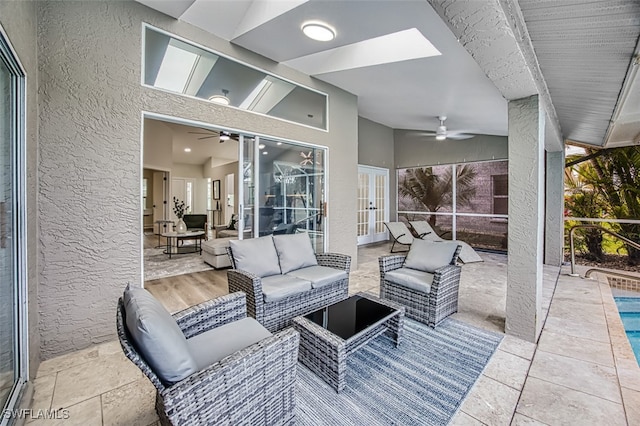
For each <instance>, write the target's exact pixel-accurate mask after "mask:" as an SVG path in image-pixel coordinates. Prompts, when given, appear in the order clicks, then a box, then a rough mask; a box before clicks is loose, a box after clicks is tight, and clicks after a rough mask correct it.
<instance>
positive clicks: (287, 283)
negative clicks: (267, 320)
mask: <svg viewBox="0 0 640 426" xmlns="http://www.w3.org/2000/svg"><path fill="white" fill-rule="evenodd" d="M311 288H312V287H311V282H310V281H307V280H301V279H300V278H296V277H292V276H289V275H272V276H270V277H265V278H263V279H262V297H263V300H264V301H265V302H266V303H269V302H277V301H278V300H282V299H284V298H286V297H289V296H293V295H294V294H298V293H304V292H305V291H309V290H311Z"/></svg>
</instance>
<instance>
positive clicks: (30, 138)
mask: <svg viewBox="0 0 640 426" xmlns="http://www.w3.org/2000/svg"><path fill="white" fill-rule="evenodd" d="M36 23H37V20H36V2H26V1H25V2H17V1H0V25H2V28H3V29H4V31H5V33H6V35H7V37H8V38H9V41H10V43H11V44H12V46H13V48H14V49H15V51H16V54H17V56H18V59H19V60H20V62H21V64H22V66H23V67H24V69H25V71H26V74H27V85H26V86H27V87H26V89H27V92H26V100H27V102H26V113H27V114H26V134H25V139H26V155H27V162H26V168H27V170H26V172H27V181H26V190H27V205H26V209H27V214H26V218H27V223H26V230H27V240H26V241H24V243H26V245H27V293H28V319H29V331H28V332H29V375H30V377H32V378H33V377H35V374H36V372H37V370H38V365H39V364H40V334H39V331H38V319H39V316H38V274H39V271H40V267H41V263H40V261H39V256H38V242H39V241H38V214H37V208H38V205H37V202H38V184H37V182H38V177H37V176H38V171H37V170H38V139H37V137H38V55H37V52H38V49H37V37H36Z"/></svg>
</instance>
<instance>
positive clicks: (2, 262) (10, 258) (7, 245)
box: [0, 31, 27, 424]
mask: <svg viewBox="0 0 640 426" xmlns="http://www.w3.org/2000/svg"><path fill="white" fill-rule="evenodd" d="M0 93H1V94H2V102H0V169H1V170H2V171H1V172H0V403H1V404H0V405H2V406H3V407H4V408H5V409H11V408H13V407H14V406H15V404H16V402H17V400H18V397H19V394H20V390H21V388H22V386H23V385H24V383H25V380H26V376H27V368H26V367H27V364H26V359H27V353H26V344H25V343H26V312H25V309H26V305H25V280H26V278H25V273H26V268H25V265H24V259H25V254H24V253H25V246H24V242H25V231H24V217H25V216H24V210H23V209H24V200H25V191H24V177H25V174H24V158H25V157H24V72H23V71H22V68H21V67H20V66H19V64H18V62H17V59H16V57H15V56H14V55H13V52H12V50H11V49H10V47H9V44H8V42H7V40H6V38H4V35H3V33H2V32H1V31H0ZM5 422H7V419H2V424H4V423H5Z"/></svg>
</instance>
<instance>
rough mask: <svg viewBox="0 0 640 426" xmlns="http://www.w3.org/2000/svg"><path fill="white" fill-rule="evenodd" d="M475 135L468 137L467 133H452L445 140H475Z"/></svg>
mask: <svg viewBox="0 0 640 426" xmlns="http://www.w3.org/2000/svg"><path fill="white" fill-rule="evenodd" d="M475 137H476V135H470V134H468V133H452V134H449V135H447V139H453V140H457V141H461V140H464V139H471V138H475Z"/></svg>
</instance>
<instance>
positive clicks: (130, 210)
mask: <svg viewBox="0 0 640 426" xmlns="http://www.w3.org/2000/svg"><path fill="white" fill-rule="evenodd" d="M38 18H39V19H38V42H39V46H38V53H39V55H40V61H39V62H40V67H39V71H40V93H41V101H40V111H39V112H40V135H41V138H40V157H41V160H40V165H39V178H40V191H39V196H40V204H39V218H40V223H41V237H40V252H41V256H42V262H41V264H42V268H41V275H40V282H41V286H40V290H41V291H40V299H39V300H40V309H41V316H40V322H39V324H40V331H41V338H42V356H43V358H49V357H52V356H55V355H58V354H61V353H64V352H69V351H73V350H77V349H80V348H83V347H86V346H88V345H90V344H92V343H97V342H101V341H105V340H109V339H113V338H114V336H115V329H114V323H113V315H114V312H115V311H114V310H115V305H116V301H117V298H118V297H119V295H120V294H121V292H122V289H123V288H124V286H125V284H126V283H127V282H133V283H140V281H141V250H142V248H141V246H140V232H141V229H140V225H141V221H140V216H139V215H140V203H141V196H140V178H141V163H142V161H141V158H140V151H141V147H140V131H141V111H147V112H152V113H158V114H165V115H169V116H173V117H178V118H185V119H190V120H195V121H200V122H203V123H210V124H213V125H218V126H224V127H229V128H236V129H240V130H247V131H254V132H256V133H262V134H268V135H273V136H277V137H282V138H288V139H292V140H299V141H304V142H310V143H314V144H319V145H324V146H327V147H329V168H330V177H329V204H328V209H329V210H328V213H329V214H328V225H329V249H330V250H335V251H340V252H343V253H346V254H350V255H352V256H353V257H354V260H355V256H356V253H357V251H356V250H357V249H356V227H355V221H356V218H355V215H354V214H353V212H354V211H355V208H356V200H355V194H356V185H357V179H356V176H357V132H358V129H357V100H356V97H355V96H353V95H351V94H348V93H346V92H344V91H341V90H338V89H336V88H334V87H333V86H330V85H328V84H324V83H321V82H318V81H317V80H314V79H312V78H310V77H308V76H304V75H303V74H300V73H298V72H295V71H293V70H290V69H288V68H285V67H283V66H281V65H278V64H275V63H273V62H272V61H269V60H267V59H265V58H263V57H261V56H258V55H255V54H253V53H251V52H248V51H246V50H244V49H241V48H239V47H237V46H233V45H231V44H230V43H228V42H225V41H223V40H220V39H216V38H215V37H214V36H212V35H210V34H207V33H205V32H204V31H202V30H200V29H198V28H195V27H192V26H190V25H188V24H186V23H184V22H179V21H176V20H174V19H172V18H169V17H167V16H165V15H162V14H160V13H158V12H155V11H153V10H151V9H149V8H147V7H145V6H143V5H141V4H138V3H134V2H73V3H68V2H39V3H38ZM142 22H148V23H150V24H152V25H155V26H157V27H160V28H162V29H164V30H167V31H170V32H172V33H175V34H178V35H180V36H182V37H184V38H187V39H189V40H193V41H194V42H196V43H199V44H201V45H204V46H207V47H210V48H213V49H215V50H218V51H221V52H223V53H226V54H229V55H233V56H235V57H238V58H240V59H241V60H243V61H245V62H248V63H251V64H253V65H255V66H258V67H261V68H264V69H267V70H270V71H272V72H275V73H278V74H280V75H282V76H284V77H286V78H288V79H291V80H294V81H298V82H300V83H303V84H306V85H308V86H311V87H315V88H317V89H319V90H322V91H325V92H327V93H329V100H330V106H329V112H330V115H329V120H330V121H329V125H330V131H329V132H323V131H319V130H315V129H309V128H305V127H303V126H298V125H294V124H291V123H286V122H283V121H279V120H275V119H272V118H269V117H263V116H258V115H254V114H251V113H248V112H244V111H239V110H235V109H231V108H225V107H222V106H217V105H215V104H212V103H210V102H206V101H202V100H197V99H191V98H186V97H181V96H177V95H174V94H171V93H165V92H160V91H156V90H153V89H149V88H144V87H141V85H140V72H141V50H142V46H141V34H142Z"/></svg>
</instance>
